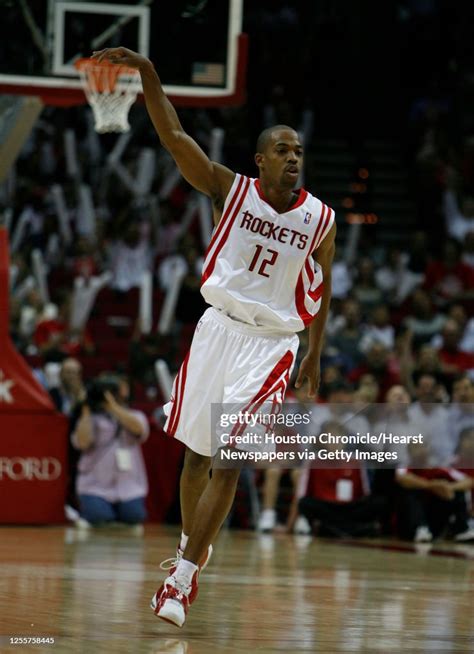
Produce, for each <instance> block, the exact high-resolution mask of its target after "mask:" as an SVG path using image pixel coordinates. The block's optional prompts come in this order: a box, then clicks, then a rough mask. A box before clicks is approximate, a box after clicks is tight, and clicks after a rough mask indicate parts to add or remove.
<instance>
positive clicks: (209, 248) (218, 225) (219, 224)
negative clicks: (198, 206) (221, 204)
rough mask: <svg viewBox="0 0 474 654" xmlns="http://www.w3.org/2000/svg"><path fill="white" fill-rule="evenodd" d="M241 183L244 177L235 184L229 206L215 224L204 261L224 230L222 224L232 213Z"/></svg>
mask: <svg viewBox="0 0 474 654" xmlns="http://www.w3.org/2000/svg"><path fill="white" fill-rule="evenodd" d="M243 183H244V176H243V175H241V176H240V179H239V181H238V183H237V188H236V189H235V192H234V194H233V196H232V198H231V200H230V202H229V204H228V205H227V209H226V210H225V211H224V214H223V215H222V217H221V219H220V220H219V222H218V224H217V227H216V231H215V232H214V234H213V235H212V238H211V242H210V243H209V245H208V248H207V250H206V254H205V255H204V259H205V258H206V257H207V255H208V254H209V252H210V251H211V249H212V247H213V245H214V243H215V242H216V240H217V237H218V236H219V234H220V233H221V232H222V230H223V229H224V224H225V223H226V221H227V218H228V217H229V215H230V212H231V211H232V208H233V206H234V204H235V201H236V200H237V197H238V195H239V192H240V189H241V188H242V184H243Z"/></svg>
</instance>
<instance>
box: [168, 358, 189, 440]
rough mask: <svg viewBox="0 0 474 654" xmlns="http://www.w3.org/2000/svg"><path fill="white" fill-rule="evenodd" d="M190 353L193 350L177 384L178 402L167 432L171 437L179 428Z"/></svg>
mask: <svg viewBox="0 0 474 654" xmlns="http://www.w3.org/2000/svg"><path fill="white" fill-rule="evenodd" d="M190 352H191V350H189V351H188V353H187V355H186V358H185V359H184V361H183V363H182V365H181V368H180V370H179V375H178V379H177V383H176V400H175V403H174V404H173V409H172V411H171V415H170V426H169V428H168V431H167V434H168V435H169V436H174V435H175V434H176V429H177V428H178V423H179V418H180V416H181V407H182V405H183V396H184V388H185V385H186V375H187V372H188V360H189V354H190ZM178 382H179V383H178Z"/></svg>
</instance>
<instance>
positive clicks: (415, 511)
mask: <svg viewBox="0 0 474 654" xmlns="http://www.w3.org/2000/svg"><path fill="white" fill-rule="evenodd" d="M408 452H409V458H410V465H409V466H408V467H400V468H398V469H397V471H396V474H395V479H396V482H397V483H398V485H399V487H400V489H399V490H400V492H399V502H398V526H399V531H400V535H401V537H402V538H405V539H408V540H414V541H415V542H429V541H431V540H433V538H436V537H440V536H442V535H443V534H444V532H445V531H446V530H447V529H448V527H449V528H450V529H451V532H452V534H451V535H452V536H453V537H454V540H456V541H458V542H467V541H473V540H474V530H473V529H470V528H469V525H468V511H467V506H466V498H465V491H466V490H470V489H471V488H472V479H471V478H469V477H467V476H466V475H464V474H463V473H462V472H461V471H459V470H458V469H456V468H453V467H445V468H431V467H429V464H430V451H429V449H428V447H427V446H426V445H425V444H423V443H417V444H411V445H410V446H409V447H408Z"/></svg>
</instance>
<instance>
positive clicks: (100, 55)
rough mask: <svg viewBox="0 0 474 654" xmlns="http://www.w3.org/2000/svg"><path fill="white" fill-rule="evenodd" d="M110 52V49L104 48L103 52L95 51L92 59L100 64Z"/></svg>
mask: <svg viewBox="0 0 474 654" xmlns="http://www.w3.org/2000/svg"><path fill="white" fill-rule="evenodd" d="M108 50H109V48H104V49H103V50H94V52H93V53H92V59H97V61H98V62H99V63H100V62H101V61H102V60H103V59H104V57H105V56H106V54H107V51H108Z"/></svg>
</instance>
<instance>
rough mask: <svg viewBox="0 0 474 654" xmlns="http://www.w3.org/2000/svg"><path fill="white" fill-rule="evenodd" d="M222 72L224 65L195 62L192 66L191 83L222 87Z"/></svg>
mask: <svg viewBox="0 0 474 654" xmlns="http://www.w3.org/2000/svg"><path fill="white" fill-rule="evenodd" d="M224 72H225V68H224V64H205V63H202V62H196V63H194V64H193V75H192V83H193V84H210V85H212V86H224Z"/></svg>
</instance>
